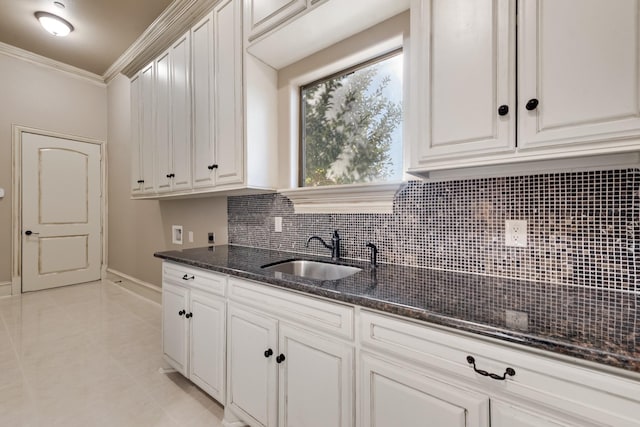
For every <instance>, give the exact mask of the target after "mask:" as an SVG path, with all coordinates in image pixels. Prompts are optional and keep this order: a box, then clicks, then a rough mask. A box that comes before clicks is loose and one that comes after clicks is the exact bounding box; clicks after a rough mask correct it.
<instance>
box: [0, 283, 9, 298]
mask: <svg viewBox="0 0 640 427" xmlns="http://www.w3.org/2000/svg"><path fill="white" fill-rule="evenodd" d="M10 296H11V282H0V298H2V297H10Z"/></svg>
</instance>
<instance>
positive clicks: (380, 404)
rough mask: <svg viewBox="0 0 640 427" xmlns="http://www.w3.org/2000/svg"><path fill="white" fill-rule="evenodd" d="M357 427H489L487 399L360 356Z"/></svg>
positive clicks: (374, 359) (378, 360)
mask: <svg viewBox="0 0 640 427" xmlns="http://www.w3.org/2000/svg"><path fill="white" fill-rule="evenodd" d="M360 361H361V364H360V374H361V375H360V378H361V380H362V384H361V387H362V388H361V390H362V392H361V397H360V399H361V402H360V404H361V408H362V413H361V419H360V426H361V427H368V426H379V427H393V426H410V425H420V424H423V425H432V426H447V427H458V426H459V427H484V426H488V425H489V398H488V397H487V396H484V395H481V394H478V393H475V392H472V391H468V390H464V389H461V388H457V387H454V386H452V385H449V384H446V383H444V382H441V381H439V380H436V379H433V378H429V377H427V376H424V375H423V374H422V373H420V372H418V371H413V370H412V368H411V366H410V365H406V366H403V365H402V364H400V363H398V364H392V363H391V362H387V361H384V360H382V359H378V358H376V357H373V356H372V355H369V354H367V353H362V354H361V357H360Z"/></svg>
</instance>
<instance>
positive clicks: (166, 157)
mask: <svg viewBox="0 0 640 427" xmlns="http://www.w3.org/2000/svg"><path fill="white" fill-rule="evenodd" d="M155 68H156V75H155V86H154V90H153V93H154V94H155V100H154V101H153V105H154V107H155V110H156V111H155V112H156V114H155V116H156V117H155V118H156V122H155V156H156V163H155V167H154V170H155V185H156V191H157V192H158V193H162V192H166V191H171V177H172V176H173V174H172V172H173V164H172V159H171V96H170V84H169V50H167V51H166V52H165V53H163V54H162V55H160V57H159V58H158V59H156V61H155Z"/></svg>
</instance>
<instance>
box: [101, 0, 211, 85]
mask: <svg viewBox="0 0 640 427" xmlns="http://www.w3.org/2000/svg"><path fill="white" fill-rule="evenodd" d="M218 1H219V0H174V1H173V2H172V3H171V4H170V5H169V7H167V8H166V9H165V10H164V12H162V14H161V15H160V16H159V17H158V18H157V19H156V20H155V21H153V23H152V24H151V25H149V27H148V28H147V29H146V30H145V31H144V32H143V33H142V35H141V36H140V37H138V39H137V40H136V41H135V42H133V44H132V45H131V46H129V48H128V49H127V50H126V51H125V52H124V53H123V54H122V55H121V56H120V57H119V58H118V59H117V60H116V61H115V62H114V63H113V64H112V65H111V66H110V67H109V69H108V70H107V71H106V72H105V73H104V75H103V76H102V78H103V80H104V81H105V82H106V83H109V82H110V81H111V80H112V79H113V78H114V77H115V76H117V75H118V74H119V73H123V74H124V75H126V76H127V77H132V76H133V75H134V74H135V73H136V72H137V71H138V70H139V69H141V68H142V67H144V66H145V65H146V64H148V63H149V62H151V61H152V60H153V58H155V57H156V56H158V55H159V54H161V53H162V52H163V51H164V50H165V49H167V48H168V47H169V46H170V45H171V43H173V42H174V41H175V40H176V39H177V38H178V37H180V36H181V35H182V34H184V33H185V32H186V31H188V30H189V28H191V26H192V25H193V24H195V23H196V22H197V20H199V19H200V18H202V17H203V16H204V15H206V14H207V13H208V12H209V11H211V9H212V8H213V6H214V5H215V4H216V3H217V2H218Z"/></svg>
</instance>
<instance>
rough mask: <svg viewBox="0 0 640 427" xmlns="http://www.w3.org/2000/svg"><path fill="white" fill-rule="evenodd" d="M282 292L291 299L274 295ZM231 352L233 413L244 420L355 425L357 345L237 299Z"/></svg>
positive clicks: (311, 426) (270, 424) (232, 307)
mask: <svg viewBox="0 0 640 427" xmlns="http://www.w3.org/2000/svg"><path fill="white" fill-rule="evenodd" d="M232 286H233V284H232ZM231 292H233V291H231ZM278 292H280V293H282V294H283V297H285V298H286V297H287V295H286V294H287V293H288V292H286V291H275V290H274V291H272V292H270V297H271V298H277V295H275V294H277V293H278ZM274 293H275V294H274ZM283 302H286V300H283ZM228 348H229V358H228V360H229V362H228V363H229V365H228V384H229V386H228V394H227V396H228V402H227V404H228V408H227V409H230V410H231V411H233V412H234V414H235V415H236V416H237V418H239V419H241V420H242V421H243V422H245V423H248V424H249V425H251V426H265V427H275V426H287V427H293V426H306V427H326V426H335V427H347V426H353V425H354V422H355V420H354V411H353V408H354V400H355V393H354V373H353V365H354V349H353V345H352V344H350V343H348V342H345V341H343V340H340V339H337V338H332V337H330V336H327V335H324V334H322V333H319V332H318V331H314V330H313V328H308V327H300V326H299V325H296V324H293V323H290V322H288V319H287V318H286V315H285V316H284V317H283V316H281V315H279V313H278V312H275V311H274V312H269V310H268V307H265V312H263V311H262V310H260V309H256V308H253V307H249V306H246V305H244V304H241V303H236V302H234V301H231V302H230V303H229V312H228ZM225 416H226V415H225Z"/></svg>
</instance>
